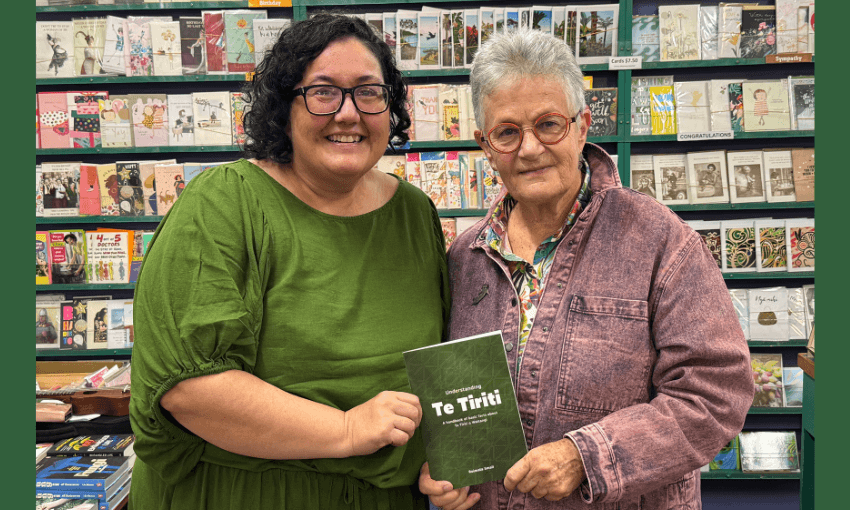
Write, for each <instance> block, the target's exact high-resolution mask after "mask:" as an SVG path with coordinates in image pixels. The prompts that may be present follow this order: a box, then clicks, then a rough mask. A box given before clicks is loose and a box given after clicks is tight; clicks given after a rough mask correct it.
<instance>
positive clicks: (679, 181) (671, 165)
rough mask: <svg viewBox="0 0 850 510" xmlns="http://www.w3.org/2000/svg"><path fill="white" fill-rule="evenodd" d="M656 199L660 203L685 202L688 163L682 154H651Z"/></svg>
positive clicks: (686, 199) (687, 201)
mask: <svg viewBox="0 0 850 510" xmlns="http://www.w3.org/2000/svg"><path fill="white" fill-rule="evenodd" d="M652 167H653V169H654V170H655V182H656V183H657V185H658V188H657V191H658V195H659V196H658V201H659V202H661V203H662V204H668V205H674V204H687V203H689V199H688V171H687V169H688V164H687V158H686V156H685V155H684V154H658V155H654V156H652Z"/></svg>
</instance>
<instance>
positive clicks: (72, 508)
mask: <svg viewBox="0 0 850 510" xmlns="http://www.w3.org/2000/svg"><path fill="white" fill-rule="evenodd" d="M35 508H36V510H43V509H47V508H49V509H50V510H109V508H108V507H107V506H106V505H102V504H101V503H100V500H98V499H97V498H94V497H79V498H77V497H74V498H63V497H62V496H60V495H59V494H58V493H57V494H54V493H53V492H47V493H37V494H36V496H35Z"/></svg>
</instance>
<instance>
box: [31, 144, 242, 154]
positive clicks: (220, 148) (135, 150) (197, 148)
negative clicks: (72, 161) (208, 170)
mask: <svg viewBox="0 0 850 510" xmlns="http://www.w3.org/2000/svg"><path fill="white" fill-rule="evenodd" d="M241 150H242V149H241V148H240V147H239V146H238V145H183V146H167V145H166V146H162V147H126V148H124V147H116V148H105V147H98V148H95V149H36V150H35V154H36V156H52V155H71V156H73V155H78V154H164V153H172V152H241Z"/></svg>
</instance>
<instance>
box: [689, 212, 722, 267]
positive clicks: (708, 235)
mask: <svg viewBox="0 0 850 510" xmlns="http://www.w3.org/2000/svg"><path fill="white" fill-rule="evenodd" d="M688 225H690V227H691V228H692V229H694V231H695V232H696V233H697V234H699V236H700V237H701V238H702V241H703V242H704V243H705V246H706V248H708V252H709V253H710V254H711V257H712V258H713V259H714V262H716V263H717V268H718V269H720V268H722V267H723V260H722V258H723V252H722V251H721V243H720V222H719V221H706V220H692V221H689V222H688Z"/></svg>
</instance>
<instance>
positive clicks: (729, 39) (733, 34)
mask: <svg viewBox="0 0 850 510" xmlns="http://www.w3.org/2000/svg"><path fill="white" fill-rule="evenodd" d="M718 10H719V13H718V20H717V41H718V57H719V58H738V57H739V56H740V52H741V50H740V48H741V16H742V14H743V6H742V5H741V4H722V5H719V6H718Z"/></svg>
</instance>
